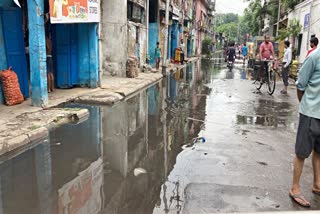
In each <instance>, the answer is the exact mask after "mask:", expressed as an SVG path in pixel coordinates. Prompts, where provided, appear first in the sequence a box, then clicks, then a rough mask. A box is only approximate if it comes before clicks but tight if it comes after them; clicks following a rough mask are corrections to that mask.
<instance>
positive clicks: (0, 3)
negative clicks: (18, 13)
mask: <svg viewBox="0 0 320 214" xmlns="http://www.w3.org/2000/svg"><path fill="white" fill-rule="evenodd" d="M12 6H15V4H14V3H13V0H0V7H12Z"/></svg>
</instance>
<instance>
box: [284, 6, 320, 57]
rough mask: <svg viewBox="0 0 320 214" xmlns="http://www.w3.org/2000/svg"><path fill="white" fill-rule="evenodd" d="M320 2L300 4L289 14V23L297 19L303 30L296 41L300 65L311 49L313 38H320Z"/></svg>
mask: <svg viewBox="0 0 320 214" xmlns="http://www.w3.org/2000/svg"><path fill="white" fill-rule="evenodd" d="M319 11H320V0H306V1H303V2H301V3H300V4H298V5H297V6H296V7H295V8H294V10H292V11H291V12H290V13H289V14H288V22H289V23H290V20H292V19H297V20H299V22H300V24H301V25H302V30H301V32H300V34H299V36H298V38H296V39H295V40H293V38H290V39H291V42H293V41H295V43H296V44H294V45H295V47H296V54H297V59H298V61H299V63H303V61H304V60H305V58H306V55H307V52H308V50H309V49H310V43H309V40H310V39H311V38H312V37H318V38H320V28H319V26H320V13H319Z"/></svg>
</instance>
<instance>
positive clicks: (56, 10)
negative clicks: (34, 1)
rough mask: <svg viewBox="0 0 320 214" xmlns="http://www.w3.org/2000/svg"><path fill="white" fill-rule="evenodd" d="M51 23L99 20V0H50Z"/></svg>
mask: <svg viewBox="0 0 320 214" xmlns="http://www.w3.org/2000/svg"><path fill="white" fill-rule="evenodd" d="M50 20H51V23H52V24H59V23H87V22H100V0H50Z"/></svg>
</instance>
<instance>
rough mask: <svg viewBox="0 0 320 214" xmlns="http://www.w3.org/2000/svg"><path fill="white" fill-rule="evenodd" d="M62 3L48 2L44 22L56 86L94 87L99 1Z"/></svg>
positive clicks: (68, 1) (95, 84)
mask: <svg viewBox="0 0 320 214" xmlns="http://www.w3.org/2000/svg"><path fill="white" fill-rule="evenodd" d="M61 2H62V5H57V3H56V1H54V0H50V1H49V3H50V5H49V6H50V7H49V11H48V12H49V13H50V24H48V25H46V32H47V35H48V36H47V37H49V38H50V39H51V41H49V42H52V59H53V73H54V77H55V78H54V79H55V85H56V86H57V87H58V88H72V87H74V86H82V87H93V88H94V87H97V83H98V72H99V71H98V68H99V65H98V64H99V60H98V33H97V32H98V30H97V28H98V25H97V23H98V22H99V20H100V3H99V2H100V1H98V0H95V1H94V0H91V1H88V0H67V1H66V0H64V1H61ZM58 7H60V8H58ZM59 11H60V12H59Z"/></svg>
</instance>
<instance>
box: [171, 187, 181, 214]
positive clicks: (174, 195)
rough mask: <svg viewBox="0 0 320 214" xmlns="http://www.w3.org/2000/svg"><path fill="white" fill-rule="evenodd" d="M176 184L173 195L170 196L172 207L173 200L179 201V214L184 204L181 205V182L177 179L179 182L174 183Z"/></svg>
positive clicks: (177, 207)
mask: <svg viewBox="0 0 320 214" xmlns="http://www.w3.org/2000/svg"><path fill="white" fill-rule="evenodd" d="M174 185H175V188H174V190H173V191H172V193H173V196H171V197H170V207H171V204H172V202H173V200H175V201H177V205H176V209H177V214H179V213H180V211H181V210H182V205H180V202H183V201H182V200H181V199H180V194H179V193H180V192H179V186H180V182H179V181H177V182H175V183H174Z"/></svg>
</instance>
